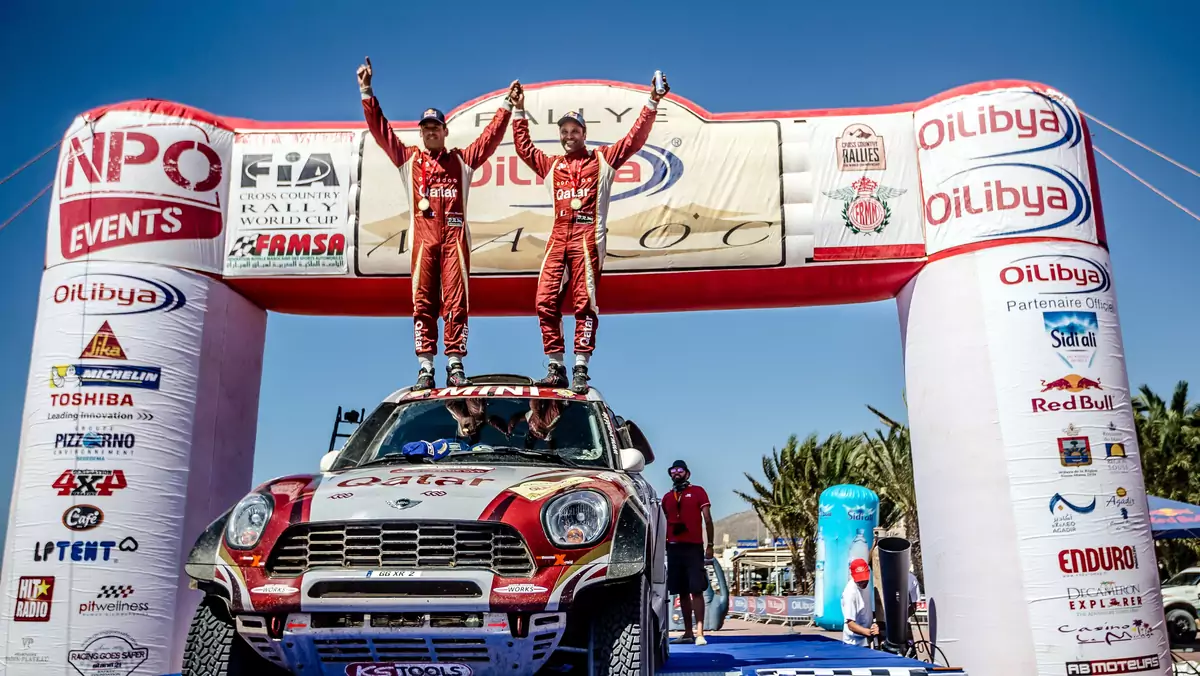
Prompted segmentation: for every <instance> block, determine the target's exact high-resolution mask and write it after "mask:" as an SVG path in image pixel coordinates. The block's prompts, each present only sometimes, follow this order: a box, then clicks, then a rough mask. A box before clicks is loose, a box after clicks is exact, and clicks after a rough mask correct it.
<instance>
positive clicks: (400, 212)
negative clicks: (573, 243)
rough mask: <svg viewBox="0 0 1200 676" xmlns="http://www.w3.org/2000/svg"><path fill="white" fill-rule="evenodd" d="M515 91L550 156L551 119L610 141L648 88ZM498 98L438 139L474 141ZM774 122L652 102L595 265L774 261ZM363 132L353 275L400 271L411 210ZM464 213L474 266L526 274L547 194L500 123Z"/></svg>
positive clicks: (456, 143) (616, 186)
mask: <svg viewBox="0 0 1200 676" xmlns="http://www.w3.org/2000/svg"><path fill="white" fill-rule="evenodd" d="M525 99H526V100H525V108H526V110H528V111H529V114H530V118H531V123H530V134H531V135H532V137H533V140H534V142H535V144H536V145H537V147H538V148H539V149H540V150H542V151H543V152H545V153H547V154H550V155H560V154H562V152H563V150H562V146H561V144H560V143H559V141H558V128H557V126H556V125H555V121H556V120H557V119H558V118H559V117H561V116H562V115H563V114H564V113H566V112H567V111H570V110H576V111H579V112H581V113H582V114H583V115H584V117H585V119H586V120H587V125H588V143H589V145H590V146H591V147H592V148H595V147H598V146H601V145H610V144H612V143H615V142H617V141H618V140H620V139H621V138H622V137H624V136H625V134H626V133H627V132H628V131H629V129H630V127H631V126H632V124H633V121H634V120H635V119H636V118H637V116H638V113H639V111H640V110H641V108H642V106H643V104H644V103H645V102H646V101H647V99H648V92H647V89H641V90H631V89H625V88H623V87H613V86H608V85H601V84H570V85H561V86H551V87H540V88H536V89H530V90H528V91H527V93H526V97H525ZM500 102H501V96H492V97H488V98H485V99H482V100H481V101H478V102H476V103H475V104H474V105H471V106H469V107H467V108H464V109H462V110H461V111H458V112H457V113H455V114H454V116H453V117H452V118H451V119H450V120H448V124H449V127H450V136H449V139H448V141H447V143H448V145H449V146H450V147H460V148H461V147H465V146H467V145H468V144H469V143H471V142H472V141H474V140H475V138H477V137H478V135H479V133H480V132H481V131H482V129H483V128H484V127H485V126H486V125H487V124H488V122H489V121H490V120H491V118H492V117H493V115H494V114H495V112H496V110H497V108H498V107H499V106H500ZM385 112H387V108H386V105H385ZM393 115H395V114H394V113H393ZM779 124H780V123H779V122H777V121H775V120H746V121H722V122H706V121H704V120H702V119H700V118H699V117H698V116H697V115H696V114H695V113H693V112H691V111H690V110H688V109H687V108H685V107H683V106H680V105H678V104H676V103H673V102H671V101H663V102H661V103H660V104H659V107H658V117H657V120H656V121H655V123H654V126H653V128H652V130H651V132H650V136H649V139H648V140H647V142H646V145H645V146H644V147H643V148H642V150H641V151H640V152H638V154H637V155H636V156H635V157H634V158H633V159H631V160H630V161H629V162H627V163H626V164H625V165H624V166H622V167H621V168H619V169H618V170H617V172H616V178H615V182H614V183H613V186H612V201H611V203H610V207H609V212H608V236H607V242H606V251H607V257H606V258H605V261H604V269H605V270H673V271H677V270H685V269H694V268H708V269H719V268H738V267H756V266H772V265H781V264H783V263H784V262H785V261H784V246H783V234H784V224H783V214H782V206H781V191H782V187H781V180H780V176H781V165H780V151H779V148H780V130H779ZM363 134H364V140H363V145H362V167H361V194H360V197H359V200H358V217H359V222H358V229H357V246H356V251H357V259H356V261H357V272H358V274H360V275H389V276H390V275H408V274H409V273H410V258H409V257H410V253H411V251H410V250H411V245H412V234H411V233H410V232H409V219H410V216H411V208H412V207H411V205H410V204H408V201H407V197H406V191H405V190H404V189H403V187H402V186H400V185H399V184H398V181H399V180H400V179H399V176H398V173H397V171H396V168H395V166H394V165H393V164H392V163H391V160H389V159H388V157H387V155H385V154H384V152H383V150H382V149H380V148H379V146H378V144H377V143H376V142H375V141H374V139H373V138H372V137H371V136H370V134H369V133H366V132H363ZM398 135H399V137H400V139H401V140H402V141H403V142H404V143H409V144H419V143H420V141H419V138H418V134H417V131H416V130H415V129H413V130H400V131H398ZM467 214H468V218H467V221H468V225H469V227H470V233H471V241H472V253H471V270H472V273H473V274H488V273H492V274H507V275H514V274H527V275H536V274H537V272H538V270H539V269H540V266H541V261H542V258H543V256H544V253H545V246H546V240H547V237H548V236H549V234H550V226H551V223H552V216H553V213H552V206H551V200H550V195H549V193H548V191H547V188H546V186H545V185H544V183H543V182H542V181H541V179H539V178H538V177H537V176H536V175H535V174H534V173H533V171H532V170H531V169H530V168H529V167H528V166H526V165H525V164H524V162H522V161H521V160H520V158H518V157H517V154H516V151H515V150H514V148H513V143H512V129H511V125H510V127H509V129H508V130H507V131H506V132H505V136H504V140H503V142H502V143H501V145H500V147H499V148H498V149H497V151H496V152H495V153H494V154H493V155H492V157H491V158H489V160H488V161H487V162H486V163H485V164H484V165H482V166H481V167H479V168H478V169H477V170H475V171H474V172H473V174H472V175H471V176H470V188H469V192H468V206H467Z"/></svg>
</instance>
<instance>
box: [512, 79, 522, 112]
mask: <svg viewBox="0 0 1200 676" xmlns="http://www.w3.org/2000/svg"><path fill="white" fill-rule="evenodd" d="M508 100H509V101H511V102H512V104H513V108H516V109H517V110H524V109H525V89H524V88H523V87H522V86H521V81H520V80H513V81H512V84H510V85H509V86H508Z"/></svg>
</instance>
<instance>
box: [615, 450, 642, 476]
mask: <svg viewBox="0 0 1200 676" xmlns="http://www.w3.org/2000/svg"><path fill="white" fill-rule="evenodd" d="M645 468H646V456H644V455H642V452H641V451H639V450H638V449H636V448H622V449H621V469H622V470H624V471H626V472H640V471H642V470H643V469H645Z"/></svg>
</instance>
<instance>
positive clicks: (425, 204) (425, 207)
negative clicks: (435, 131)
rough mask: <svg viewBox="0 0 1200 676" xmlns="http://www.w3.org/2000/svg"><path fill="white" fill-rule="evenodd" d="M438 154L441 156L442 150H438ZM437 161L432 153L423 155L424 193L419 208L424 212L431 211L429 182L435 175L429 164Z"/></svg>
mask: <svg viewBox="0 0 1200 676" xmlns="http://www.w3.org/2000/svg"><path fill="white" fill-rule="evenodd" d="M438 156H439V157H440V156H441V151H439V152H438ZM436 161H437V160H436V159H434V158H433V156H432V155H423V156H422V157H421V193H422V195H421V200H420V201H419V202H417V208H418V209H420V210H421V211H422V212H425V211H429V205H430V203H429V198H428V197H426V195H428V194H429V184H430V182H431V181H432V180H433V176H432V174H431V173H430V170H429V169H430V168H429V164H430V163H431V162H436Z"/></svg>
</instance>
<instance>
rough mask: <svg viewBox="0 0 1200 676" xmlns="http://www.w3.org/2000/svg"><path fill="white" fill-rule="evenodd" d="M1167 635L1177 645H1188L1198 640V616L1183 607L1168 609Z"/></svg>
mask: <svg viewBox="0 0 1200 676" xmlns="http://www.w3.org/2000/svg"><path fill="white" fill-rule="evenodd" d="M1166 620H1167V635H1168V636H1169V637H1170V639H1171V643H1173V644H1175V645H1188V644H1190V643H1192V642H1194V641H1195V640H1196V618H1194V617H1192V614H1191V613H1190V612H1188V611H1187V610H1185V609H1183V608H1171V609H1170V610H1168V611H1167V617H1166Z"/></svg>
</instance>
